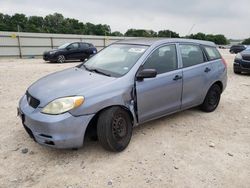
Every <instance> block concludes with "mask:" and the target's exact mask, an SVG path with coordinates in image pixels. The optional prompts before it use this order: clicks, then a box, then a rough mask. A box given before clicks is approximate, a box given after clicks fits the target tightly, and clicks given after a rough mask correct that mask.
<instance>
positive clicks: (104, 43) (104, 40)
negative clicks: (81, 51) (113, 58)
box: [103, 37, 106, 48]
mask: <svg viewBox="0 0 250 188" xmlns="http://www.w3.org/2000/svg"><path fill="white" fill-rule="evenodd" d="M103 45H104V48H105V47H106V38H105V37H104V38H103Z"/></svg>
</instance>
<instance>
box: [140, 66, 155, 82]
mask: <svg viewBox="0 0 250 188" xmlns="http://www.w3.org/2000/svg"><path fill="white" fill-rule="evenodd" d="M156 75H157V71H156V70H155V69H143V70H141V71H140V72H139V73H137V75H136V78H137V80H143V79H144V78H155V77H156Z"/></svg>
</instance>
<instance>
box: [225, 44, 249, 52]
mask: <svg viewBox="0 0 250 188" xmlns="http://www.w3.org/2000/svg"><path fill="white" fill-rule="evenodd" d="M246 48H247V47H246V46H245V45H233V46H231V48H230V50H229V52H230V53H231V54H237V53H239V52H242V51H243V50H245V49H246Z"/></svg>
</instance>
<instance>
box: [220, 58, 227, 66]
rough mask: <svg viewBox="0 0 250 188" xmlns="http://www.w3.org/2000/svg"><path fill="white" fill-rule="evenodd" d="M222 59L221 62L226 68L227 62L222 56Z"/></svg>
mask: <svg viewBox="0 0 250 188" xmlns="http://www.w3.org/2000/svg"><path fill="white" fill-rule="evenodd" d="M221 60H222V63H223V64H224V65H225V67H226V68H227V62H226V60H225V59H224V58H222V59H221Z"/></svg>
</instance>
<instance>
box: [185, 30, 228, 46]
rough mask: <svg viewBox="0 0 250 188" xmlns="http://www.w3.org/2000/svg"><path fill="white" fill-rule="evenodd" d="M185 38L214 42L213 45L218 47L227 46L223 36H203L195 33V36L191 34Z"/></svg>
mask: <svg viewBox="0 0 250 188" xmlns="http://www.w3.org/2000/svg"><path fill="white" fill-rule="evenodd" d="M187 38H191V39H197V40H207V41H211V42H214V43H215V44H218V45H226V44H228V40H227V38H226V37H225V36H224V35H221V34H219V35H212V34H208V35H206V34H204V33H197V34H191V35H189V36H187Z"/></svg>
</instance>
